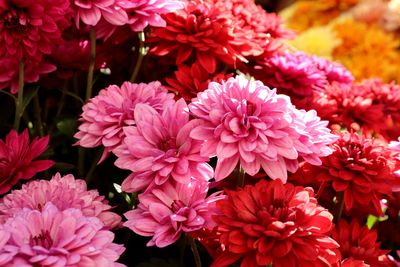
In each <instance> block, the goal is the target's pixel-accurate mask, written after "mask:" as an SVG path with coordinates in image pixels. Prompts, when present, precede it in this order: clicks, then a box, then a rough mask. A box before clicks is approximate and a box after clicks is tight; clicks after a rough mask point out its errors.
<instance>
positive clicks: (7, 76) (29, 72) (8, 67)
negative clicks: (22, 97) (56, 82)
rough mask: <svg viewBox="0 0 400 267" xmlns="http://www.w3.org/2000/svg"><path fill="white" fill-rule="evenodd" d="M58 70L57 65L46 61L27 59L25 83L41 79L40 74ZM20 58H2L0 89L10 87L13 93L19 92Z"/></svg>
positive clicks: (0, 62)
mask: <svg viewBox="0 0 400 267" xmlns="http://www.w3.org/2000/svg"><path fill="white" fill-rule="evenodd" d="M55 70H56V66H54V65H52V64H49V63H46V62H44V61H32V60H26V61H25V65H24V83H34V82H37V81H39V75H42V74H47V73H50V72H53V71H55ZM18 77H19V60H18V59H17V58H15V57H12V56H7V57H5V58H3V59H0V89H5V88H10V90H11V93H13V94H16V93H17V92H18Z"/></svg>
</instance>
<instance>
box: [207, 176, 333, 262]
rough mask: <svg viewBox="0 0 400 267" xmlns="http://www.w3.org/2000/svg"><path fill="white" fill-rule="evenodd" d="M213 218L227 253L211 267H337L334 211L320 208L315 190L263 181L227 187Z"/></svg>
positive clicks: (278, 181)
mask: <svg viewBox="0 0 400 267" xmlns="http://www.w3.org/2000/svg"><path fill="white" fill-rule="evenodd" d="M227 195H228V198H227V199H224V200H220V201H218V202H217V208H219V210H220V211H221V213H222V214H221V215H216V216H214V220H215V221H216V223H217V225H218V231H219V232H220V233H221V235H220V237H219V242H220V243H221V246H222V250H223V252H222V253H221V254H220V255H219V256H217V257H216V258H215V261H214V263H213V265H212V266H215V267H216V266H228V265H230V264H232V263H234V262H235V261H237V260H238V259H240V258H242V259H243V260H242V263H241V265H240V266H241V267H247V266H248V267H250V266H261V265H262V266H266V265H268V264H270V263H273V266H274V267H287V266H304V267H305V266H333V265H335V263H337V262H338V260H339V257H340V256H339V254H338V253H337V251H336V249H337V247H338V244H337V243H336V242H335V241H334V240H333V239H332V238H330V237H329V233H330V230H331V227H332V218H333V217H332V215H331V214H330V213H329V212H328V211H327V210H326V209H324V208H323V207H321V206H319V205H318V203H317V200H316V199H315V198H314V193H313V192H312V190H311V189H310V188H303V187H295V186H293V185H292V184H285V185H284V184H282V182H281V181H280V180H275V181H272V182H267V181H265V180H262V181H260V182H258V183H257V184H256V185H255V186H246V187H245V188H243V189H239V190H238V191H227Z"/></svg>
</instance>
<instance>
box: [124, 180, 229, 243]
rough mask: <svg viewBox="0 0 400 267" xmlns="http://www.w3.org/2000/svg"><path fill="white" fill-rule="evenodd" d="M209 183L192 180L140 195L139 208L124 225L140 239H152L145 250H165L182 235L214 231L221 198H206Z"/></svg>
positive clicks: (170, 184) (163, 186)
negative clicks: (163, 248) (213, 218)
mask: <svg viewBox="0 0 400 267" xmlns="http://www.w3.org/2000/svg"><path fill="white" fill-rule="evenodd" d="M207 192H208V182H205V181H198V180H195V179H192V180H191V181H190V182H189V183H187V184H181V183H175V182H167V183H165V184H163V185H162V186H159V187H155V188H153V189H151V190H150V191H148V192H146V193H143V194H141V195H139V201H140V204H139V205H138V207H137V208H136V209H135V210H132V211H128V212H127V213H125V217H126V218H127V219H128V221H127V222H125V223H124V225H125V226H126V227H128V228H130V229H131V230H133V231H134V232H135V233H137V234H139V235H142V236H152V239H151V240H150V241H149V242H148V243H147V246H154V245H156V246H158V247H165V246H168V245H170V244H172V243H174V242H175V241H177V240H178V239H179V237H180V236H181V234H182V232H185V233H187V232H193V231H196V230H199V229H201V228H203V227H205V228H211V227H213V222H212V220H211V216H212V215H214V214H216V211H215V202H216V201H217V200H219V199H221V198H223V196H221V195H219V193H215V194H213V195H211V196H209V197H206V195H207Z"/></svg>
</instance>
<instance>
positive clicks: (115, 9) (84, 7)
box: [72, 0, 128, 27]
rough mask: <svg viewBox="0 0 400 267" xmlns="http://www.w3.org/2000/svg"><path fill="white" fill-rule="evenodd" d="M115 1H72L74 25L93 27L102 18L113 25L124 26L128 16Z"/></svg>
mask: <svg viewBox="0 0 400 267" xmlns="http://www.w3.org/2000/svg"><path fill="white" fill-rule="evenodd" d="M116 2H118V1H115V0H73V1H72V3H73V4H72V8H73V9H74V12H75V23H76V25H77V27H78V26H79V21H80V20H82V22H83V23H85V24H87V25H91V26H95V25H96V24H97V23H98V22H99V21H100V19H101V18H102V17H103V18H104V19H105V20H106V21H107V22H109V23H111V24H113V25H124V24H126V23H127V21H128V14H126V12H125V10H124V9H123V8H121V7H120V5H118V4H117V3H116Z"/></svg>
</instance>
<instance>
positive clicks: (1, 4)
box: [0, 0, 70, 61]
mask: <svg viewBox="0 0 400 267" xmlns="http://www.w3.org/2000/svg"><path fill="white" fill-rule="evenodd" d="M69 12H70V9H69V1H68V0H35V1H29V0H0V58H4V56H5V55H9V56H12V57H13V58H15V59H16V60H17V61H21V60H22V59H23V58H24V59H29V60H34V61H40V60H41V58H42V55H43V54H50V53H51V49H52V46H53V45H54V44H56V43H59V42H60V41H61V40H62V38H61V33H62V31H63V30H64V29H65V28H66V27H67V26H68V25H69V24H70V21H69V18H70V16H69Z"/></svg>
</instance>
